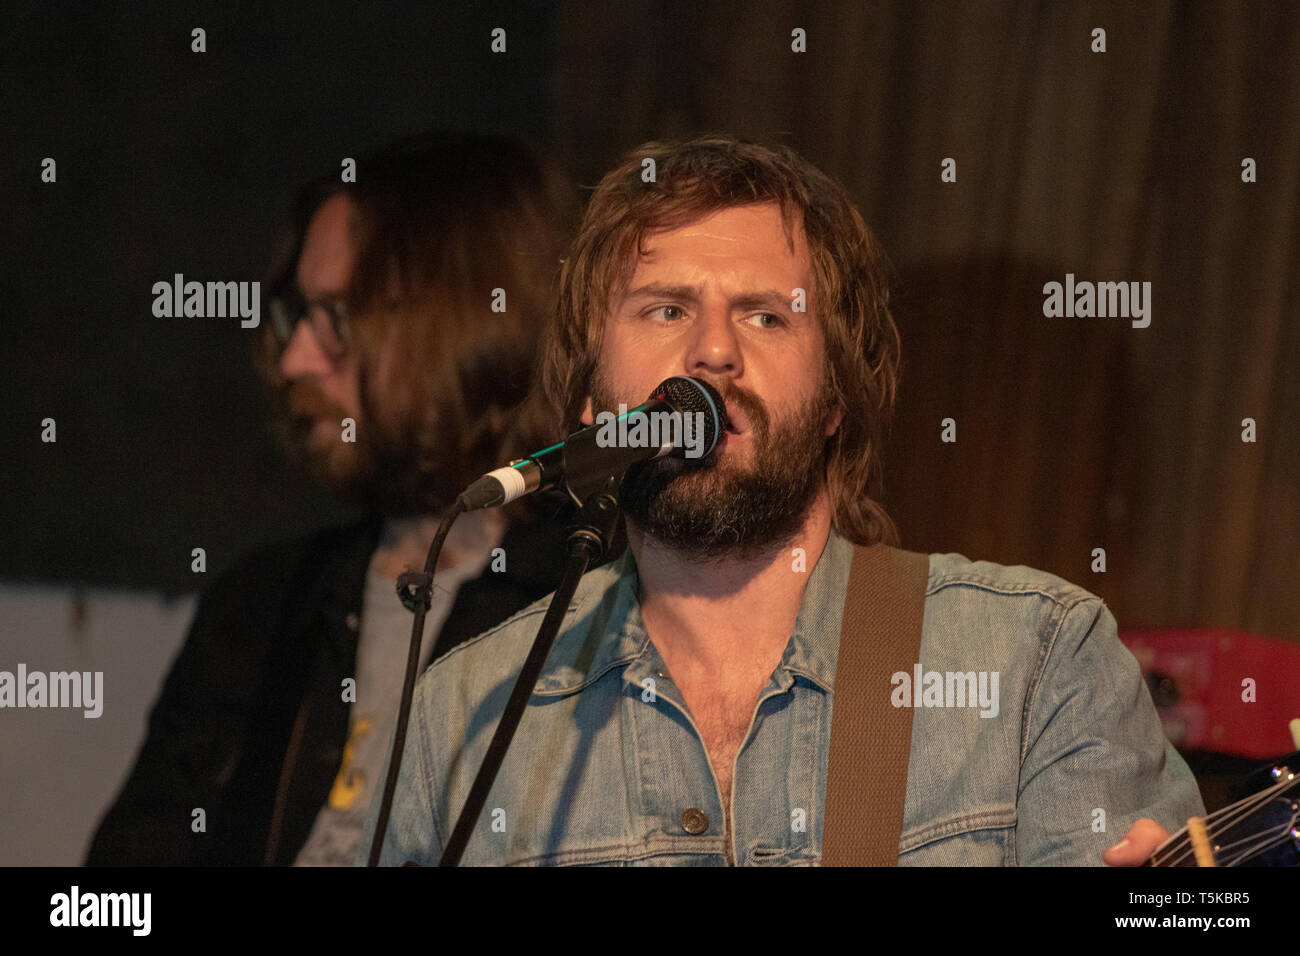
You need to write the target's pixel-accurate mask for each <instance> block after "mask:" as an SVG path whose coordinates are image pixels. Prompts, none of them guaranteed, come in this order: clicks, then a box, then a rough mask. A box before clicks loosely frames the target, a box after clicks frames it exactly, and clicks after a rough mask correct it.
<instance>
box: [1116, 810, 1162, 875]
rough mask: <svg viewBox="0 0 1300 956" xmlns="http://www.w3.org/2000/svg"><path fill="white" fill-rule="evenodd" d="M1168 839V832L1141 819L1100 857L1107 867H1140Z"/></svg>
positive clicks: (1151, 821)
mask: <svg viewBox="0 0 1300 956" xmlns="http://www.w3.org/2000/svg"><path fill="white" fill-rule="evenodd" d="M1168 839H1169V831H1168V830H1166V829H1165V828H1164V827H1162V826H1161V825H1160V824H1158V823H1156V821H1154V820H1148V819H1147V818H1146V817H1143V818H1142V819H1141V820H1138V821H1137V822H1135V823H1134V824H1133V825H1132V826H1131V827H1129V828H1128V833H1125V834H1124V839H1122V840H1120V841H1119V842H1118V843H1116V844H1115V845H1114V846H1113V847H1111V848H1110V849H1109V850H1107V851H1106V852H1105V853H1103V854H1102V855H1101V859H1102V861H1103V862H1104V863H1106V865H1107V866H1141V865H1142V864H1143V863H1145V862H1146V860H1147V857H1149V856H1150V855H1151V852H1152V851H1153V850H1154V849H1155V848H1156V847H1158V846H1159V845H1160V844H1162V843H1164V842H1165V841H1166V840H1168Z"/></svg>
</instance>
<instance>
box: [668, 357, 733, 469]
mask: <svg viewBox="0 0 1300 956" xmlns="http://www.w3.org/2000/svg"><path fill="white" fill-rule="evenodd" d="M655 397H657V398H664V399H666V400H667V401H669V402H671V403H672V404H673V406H674V407H676V409H677V410H678V411H680V412H683V413H685V414H691V413H693V412H703V413H704V451H703V453H702V455H701V457H703V455H707V454H709V453H710V452H712V451H713V447H714V446H715V445H716V444H717V443H718V439H719V438H721V437H722V433H723V432H725V431H726V430H727V424H728V419H727V406H726V404H725V403H724V402H723V401H722V396H721V395H719V394H718V390H717V389H716V388H714V387H713V386H712V385H710V384H709V383H708V382H706V381H704V380H703V379H698V378H687V377H686V376H684V375H675V376H673V377H672V378H666V379H664V380H663V381H662V382H660V383H659V387H658V388H656V389H655Z"/></svg>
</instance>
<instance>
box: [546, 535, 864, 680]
mask: <svg viewBox="0 0 1300 956" xmlns="http://www.w3.org/2000/svg"><path fill="white" fill-rule="evenodd" d="M852 561H853V544H852V543H851V542H850V541H848V540H846V539H845V538H843V537H841V536H840V535H839V534H837V533H836V532H835V531H834V530H832V531H831V533H830V536H829V538H828V539H827V541H826V547H825V548H824V549H823V551H822V554H821V557H820V558H819V559H818V561H817V564H816V566H815V567H814V568H813V569H812V570H811V572H810V573H809V577H808V587H807V589H806V590H805V591H804V597H803V603H802V604H801V605H800V607H799V615H798V618H797V619H796V620H795V626H794V633H793V634H792V635H791V637H790V641H789V643H788V644H787V645H786V649H785V654H784V655H783V656H782V658H781V664H780V666H779V668H778V671H781V670H784V671H789V672H790V673H791V674H798V675H801V676H803V677H805V678H807V679H808V680H810V681H812V682H813V683H815V684H817V685H818V686H819V687H820V688H821V689H822V690H826V691H829V690H830V689H831V688H832V687H833V685H834V683H835V662H836V659H837V657H838V655H839V641H840V621H841V618H842V616H843V611H844V591H845V588H846V587H847V585H848V577H849V568H850V565H851V564H852ZM637 591H638V578H637V571H636V560H635V558H634V557H633V555H632V551H631V549H628V550H627V551H625V552H624V553H623V554H622V555H621V556H620V557H619V558H618V559H617V560H616V561H612V562H610V563H609V564H607V565H605V566H603V567H599V568H596V569H595V570H594V571H591V572H589V573H588V574H587V575H586V576H585V577H584V578H583V579H582V582H581V584H579V586H578V590H577V592H576V593H575V594H574V597H573V601H572V602H570V604H569V609H568V611H567V612H566V613H565V617H564V624H563V630H562V631H561V632H560V635H559V637H558V638H556V641H555V645H554V646H553V647H552V648H551V653H550V655H549V656H548V657H547V661H546V665H545V667H544V668H543V669H542V673H541V675H540V676H539V677H538V680H537V683H536V685H534V688H533V693H535V694H538V695H540V696H550V697H558V696H564V695H567V694H572V693H576V692H577V691H579V690H581V689H582V688H583V687H586V686H587V685H588V684H590V683H593V682H594V681H596V680H598V679H599V678H600V677H601V676H603V675H604V674H605V673H606V672H607V671H609V670H610V669H612V668H615V667H619V666H621V665H623V664H627V663H629V662H632V661H634V660H638V659H641V662H642V663H647V664H649V663H650V662H649V657H650V656H653V657H654V658H655V661H656V662H657V661H658V660H659V658H658V654H657V653H655V652H654V649H653V648H652V647H651V646H650V637H649V635H648V634H647V633H646V630H645V626H644V624H643V623H642V621H641V607H640V602H639V600H638V599H637ZM537 625H538V626H540V625H541V619H540V617H539V618H538V620H537ZM650 669H653V666H651V667H650ZM637 673H638V674H639V669H638V671H637ZM628 677H629V679H630V678H632V677H633V675H631V674H629V675H628ZM638 679H639V678H638Z"/></svg>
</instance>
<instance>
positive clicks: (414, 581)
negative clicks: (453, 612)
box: [367, 497, 466, 866]
mask: <svg viewBox="0 0 1300 956" xmlns="http://www.w3.org/2000/svg"><path fill="white" fill-rule="evenodd" d="M465 510H466V507H465V499H464V498H463V497H461V498H457V499H456V502H455V504H453V505H452V506H451V507H450V508H448V509H447V511H446V512H445V513H444V514H443V516H442V523H441V524H439V525H438V533H437V534H435V535H434V536H433V541H432V543H430V545H429V554H428V557H426V558H425V561H424V571H423V572H421V573H417V572H413V571H407V572H405V573H404V574H402V575H401V576H400V577H399V578H398V579H397V594H398V597H400V598H401V599H402V603H403V604H404V605H406V607H407V608H409V609H410V610H412V611H414V612H415V620H414V621H412V622H411V647H410V650H409V651H408V652H407V655H406V677H405V679H404V680H403V681H402V702H401V705H400V706H399V707H398V710H397V726H396V727H395V728H394V732H393V751H392V754H391V755H390V756H389V760H388V776H387V778H386V779H385V780H384V796H383V799H382V800H381V801H380V804H379V818H378V819H377V820H376V821H375V835H374V840H373V842H372V843H371V844H370V860H369V862H368V863H367V866H378V865H379V855H380V851H381V850H382V849H383V844H384V833H385V831H386V830H387V829H388V814H389V812H390V811H391V810H392V808H393V792H394V791H395V790H396V789H397V774H398V771H399V770H400V769H401V766H402V750H403V748H404V747H405V746H406V724H407V721H408V720H409V719H410V716H411V699H412V697H414V696H415V678H416V674H417V673H418V672H419V669H420V645H421V644H422V643H423V638H424V616H425V614H426V613H427V612H428V610H429V605H430V604H431V603H432V602H433V574H434V570H435V569H436V568H437V567H438V556H439V555H440V554H441V553H442V545H443V542H444V541H446V540H447V535H448V533H449V532H450V531H451V526H452V525H453V524H455V523H456V519H457V518H459V517H460V516H461V515H462V514H464V513H465Z"/></svg>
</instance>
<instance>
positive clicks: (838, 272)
mask: <svg viewBox="0 0 1300 956" xmlns="http://www.w3.org/2000/svg"><path fill="white" fill-rule="evenodd" d="M649 159H653V160H654V177H653V180H652V181H648V182H647V181H646V179H648V178H649V176H648V175H644V174H645V172H646V170H647V169H648V164H647V163H646V160H649ZM768 202H775V203H777V204H778V205H779V206H780V208H781V210H782V216H783V219H784V222H785V229H786V235H787V237H791V236H792V235H793V232H792V230H794V229H797V228H799V227H800V225H802V228H803V230H804V235H805V238H806V241H807V244H808V249H809V252H810V254H811V258H812V267H813V288H812V289H810V290H808V300H809V301H808V307H809V310H810V311H812V312H813V314H815V315H817V316H818V317H819V320H820V322H821V325H822V329H823V332H824V334H825V338H826V358H827V368H826V375H827V378H828V380H829V383H830V388H831V392H832V394H833V396H834V399H835V400H836V401H837V402H838V403H839V404H840V406H841V407H842V408H843V410H844V418H843V422H842V423H841V425H840V427H839V430H838V431H837V432H836V433H835V435H834V436H832V437H831V438H830V439H828V440H827V447H826V459H825V478H826V485H827V490H828V492H829V494H830V498H831V502H832V506H833V523H834V527H835V529H836V530H837V531H838V532H839V533H840V534H842V535H844V536H845V537H846V538H848V539H850V540H851V541H853V542H855V543H857V544H861V545H871V544H874V543H876V542H884V543H886V544H891V545H897V544H898V542H899V538H898V530H897V528H896V527H895V525H894V522H893V521H892V520H891V519H890V517H889V516H888V515H887V514H886V513H885V510H884V508H883V507H881V505H880V504H879V503H878V502H877V501H876V500H875V499H874V498H873V497H872V494H873V491H874V490H875V488H876V486H877V484H878V483H879V481H880V480H881V478H882V475H881V457H880V456H881V445H882V443H883V441H884V435H885V432H886V430H887V428H888V426H889V424H890V422H891V421H892V418H893V411H894V402H895V398H896V393H897V388H898V378H899V355H900V342H899V336H898V329H897V327H896V326H895V324H894V319H893V316H892V315H891V313H890V311H889V281H888V277H889V274H890V265H889V262H888V260H887V258H886V257H885V254H884V251H883V249H882V248H881V246H880V244H879V242H878V241H877V240H876V238H875V236H874V235H872V233H871V230H870V229H869V228H868V227H867V224H866V223H865V222H864V221H863V219H862V215H861V214H860V213H859V212H858V210H857V208H856V207H855V206H854V204H853V201H852V200H851V199H850V197H849V195H848V193H847V192H846V191H845V190H844V188H843V187H842V186H840V185H839V184H838V183H836V182H835V181H834V180H832V179H831V178H830V177H829V176H827V175H826V174H825V173H823V172H822V171H821V170H819V169H817V168H816V167H815V166H813V165H812V164H811V163H809V162H808V161H807V160H805V159H804V158H803V157H801V156H799V155H798V154H797V153H796V152H795V151H794V150H792V149H790V148H788V147H786V146H781V145H776V146H765V145H761V144H758V143H754V142H750V141H746V140H741V139H736V138H732V137H728V136H718V135H712V136H704V137H699V138H695V139H691V140H688V141H671V142H669V141H657V142H650V143H645V144H643V145H641V146H638V147H637V148H636V149H633V150H631V151H630V152H628V153H626V154H625V155H624V156H623V157H622V158H621V159H620V161H619V163H618V165H617V166H616V167H615V168H614V169H613V170H611V171H610V172H609V173H608V174H607V175H606V176H605V177H604V178H603V179H602V180H601V181H600V184H599V185H598V186H597V187H596V190H595V192H594V193H593V194H592V197H591V200H590V202H589V204H588V207H587V210H586V213H585V215H584V216H583V220H582V223H581V225H580V226H579V229H578V234H577V238H576V239H575V241H574V243H573V246H572V247H571V248H570V251H569V256H568V258H567V259H566V260H565V263H564V266H563V269H562V270H561V273H560V291H559V298H558V302H557V305H556V309H555V311H554V312H553V314H552V316H551V319H550V327H549V334H548V335H547V338H546V342H545V346H544V351H543V355H542V358H541V371H540V375H539V387H540V389H541V393H542V395H541V398H542V401H543V402H544V404H545V406H546V407H547V411H548V413H549V414H550V416H551V418H552V420H553V422H554V424H555V427H556V428H557V430H558V429H563V431H564V433H565V434H567V433H568V432H569V431H572V430H574V429H576V428H578V427H581V425H580V420H579V416H580V415H581V413H582V408H583V405H584V403H585V401H586V399H587V397H588V396H589V395H590V394H591V379H592V374H593V372H594V371H595V367H596V361H597V358H598V356H599V355H600V346H601V336H602V334H603V331H604V324H605V320H606V317H607V316H608V315H609V311H610V308H611V306H612V305H613V304H614V303H616V302H617V300H618V299H619V298H620V297H621V296H622V295H623V293H624V292H625V291H626V289H627V284H628V282H630V281H631V278H632V274H633V272H634V271H635V268H636V263H637V259H638V257H639V256H640V255H641V254H642V253H643V251H644V249H643V245H642V242H643V240H644V239H645V237H646V236H647V235H648V234H649V233H652V232H654V231H657V230H661V229H675V228H678V227H681V226H684V225H688V224H690V223H692V222H697V221H699V220H700V219H702V218H705V217H707V216H709V215H712V214H713V213H716V212H718V211H719V210H722V209H727V208H730V207H733V206H746V205H751V204H754V203H768Z"/></svg>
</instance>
